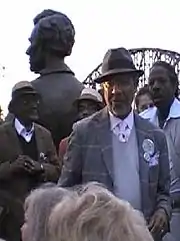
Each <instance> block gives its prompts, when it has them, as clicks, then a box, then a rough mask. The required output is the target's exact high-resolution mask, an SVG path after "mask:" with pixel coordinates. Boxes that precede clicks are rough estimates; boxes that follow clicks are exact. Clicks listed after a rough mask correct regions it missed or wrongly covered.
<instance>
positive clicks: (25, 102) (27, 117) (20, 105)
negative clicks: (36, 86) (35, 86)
mask: <svg viewBox="0 0 180 241" xmlns="http://www.w3.org/2000/svg"><path fill="white" fill-rule="evenodd" d="M15 105H16V111H15V112H16V113H14V114H15V115H16V117H17V118H19V119H21V120H22V121H24V122H27V123H28V122H33V121H36V120H37V119H38V105H39V97H38V96H36V95H34V94H24V95H21V96H19V97H18V99H17V100H16V102H15Z"/></svg>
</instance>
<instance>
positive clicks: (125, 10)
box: [0, 0, 180, 114]
mask: <svg viewBox="0 0 180 241" xmlns="http://www.w3.org/2000/svg"><path fill="white" fill-rule="evenodd" d="M48 8H51V9H54V10H58V11H61V12H63V13H65V14H66V15H67V16H68V17H69V18H70V19H71V20H72V22H73V24H74V26H75V30H76V39H75V41H76V42H75V45H74V48H73V52H72V55H71V56H70V57H68V58H67V59H66V63H67V64H68V65H69V66H70V67H71V68H72V70H73V71H74V72H75V74H76V76H77V78H78V79H79V80H80V81H83V80H84V79H85V78H86V76H87V75H88V74H89V73H90V72H91V71H92V70H93V69H94V68H95V67H96V66H97V65H98V64H99V63H100V62H101V61H102V58H103V56H104V54H105V52H106V51H107V50H108V49H109V48H115V47H126V48H141V47H157V48H162V49H169V50H174V51H177V52H180V30H179V27H180V24H179V23H180V2H179V1H178V0H171V1H169V0H164V1H163V0H136V1H135V0H124V1H122V0H110V1H109V0H104V1H103V0H64V1H60V0H51V1H50V0H48V1H47V0H31V1H27V0H26V1H22V0H21V1H20V0H16V1H13V0H6V1H1V3H0V31H1V34H0V36H1V37H0V105H1V106H2V108H3V110H4V114H6V113H7V105H8V103H9V101H10V97H11V89H12V87H13V85H14V84H15V83H16V82H18V81H21V80H29V81H31V80H33V79H34V78H36V75H34V74H33V73H31V72H30V70H29V60H28V56H26V54H25V51H26V49H27V47H28V46H29V41H28V37H29V36H30V34H31V31H32V28H33V18H34V16H35V15H36V14H38V13H39V12H41V11H42V10H43V9H48ZM2 66H5V70H4V71H2Z"/></svg>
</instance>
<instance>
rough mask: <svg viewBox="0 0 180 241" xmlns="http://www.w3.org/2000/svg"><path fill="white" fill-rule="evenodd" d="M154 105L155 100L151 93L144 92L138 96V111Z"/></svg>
mask: <svg viewBox="0 0 180 241" xmlns="http://www.w3.org/2000/svg"><path fill="white" fill-rule="evenodd" d="M153 105H154V104H153V101H152V99H151V97H150V95H149V94H143V95H140V96H139V97H138V106H137V110H138V113H140V112H142V111H144V110H146V109H148V108H150V107H153Z"/></svg>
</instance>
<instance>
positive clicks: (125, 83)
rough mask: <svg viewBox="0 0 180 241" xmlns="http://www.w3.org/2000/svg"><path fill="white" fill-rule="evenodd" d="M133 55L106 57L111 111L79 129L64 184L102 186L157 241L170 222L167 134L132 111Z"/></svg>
mask: <svg viewBox="0 0 180 241" xmlns="http://www.w3.org/2000/svg"><path fill="white" fill-rule="evenodd" d="M142 74H143V71H141V70H137V69H136V68H135V66H134V63H133V60H132V58H131V55H130V53H129V52H128V50H126V49H124V48H118V49H110V50H108V52H107V53H106V55H105V57H104V60H103V64H102V74H101V75H100V77H99V78H97V79H96V82H97V83H102V85H103V88H104V98H105V101H106V104H107V107H106V108H104V109H103V110H102V111H100V112H98V113H97V114H95V115H93V116H91V117H89V118H86V119H85V120H82V121H80V122H79V123H77V124H76V125H75V126H74V129H73V133H72V135H71V140H70V144H69V147H68V150H67V153H66V155H65V159H64V163H65V165H64V167H63V169H62V174H61V178H60V180H59V185H61V186H73V185H76V184H79V183H86V182H88V181H98V182H100V183H103V184H105V185H106V186H107V188H108V189H109V190H111V191H112V192H113V193H114V194H115V195H116V196H118V197H119V198H121V199H124V200H127V201H129V203H131V205H132V206H133V207H134V208H136V209H138V210H140V211H142V212H143V214H144V216H145V218H146V220H147V222H148V225H149V229H150V231H151V233H152V234H153V236H154V238H155V240H158V241H159V240H161V237H162V236H163V235H164V234H165V233H166V232H167V230H168V224H169V219H170V211H171V209H170V204H169V184H170V175H169V160H168V150H167V143H166V138H165V135H164V133H163V132H162V131H161V130H160V129H159V128H157V127H155V126H153V125H152V124H151V123H149V122H148V121H147V120H144V119H142V118H141V117H139V116H138V115H137V114H135V113H134V112H133V110H132V107H131V106H132V101H133V98H134V94H135V92H136V87H137V84H138V78H139V77H140V76H141V75H142Z"/></svg>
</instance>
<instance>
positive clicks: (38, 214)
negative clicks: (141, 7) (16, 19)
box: [0, 9, 180, 241]
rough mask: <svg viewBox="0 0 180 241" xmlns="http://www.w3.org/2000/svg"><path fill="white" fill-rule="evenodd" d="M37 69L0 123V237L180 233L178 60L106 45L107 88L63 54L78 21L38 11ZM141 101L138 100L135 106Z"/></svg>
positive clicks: (118, 239) (162, 240) (137, 240)
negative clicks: (143, 66) (136, 55)
mask: <svg viewBox="0 0 180 241" xmlns="http://www.w3.org/2000/svg"><path fill="white" fill-rule="evenodd" d="M33 21H34V28H33V30H32V33H31V35H30V38H29V41H30V46H29V47H28V49H27V51H26V54H27V55H28V56H29V60H30V61H29V62H30V69H31V71H33V72H34V73H37V74H39V77H38V78H37V79H35V80H33V81H31V82H28V81H20V82H18V83H16V84H15V86H14V87H13V88H12V95H11V100H10V102H9V106H8V110H9V114H8V115H7V117H6V118H5V121H4V122H3V123H1V125H0V238H2V239H3V240H5V241H41V240H42V241H69V240H72V241H153V240H154V241H179V240H180V229H179V225H180V151H179V146H180V134H179V128H180V101H179V96H178V94H179V92H178V83H179V82H178V77H177V74H176V72H175V68H174V66H173V65H171V64H169V63H167V62H164V61H158V62H155V63H154V64H153V66H152V68H151V69H150V74H149V77H148V83H147V85H145V86H144V87H142V88H141V89H139V90H138V82H139V78H140V77H141V76H142V75H143V70H140V69H137V68H136V67H135V65H134V63H133V60H132V58H131V55H130V53H129V51H128V50H127V49H125V48H123V47H121V48H116V49H109V50H108V51H107V52H106V53H105V56H104V59H103V61H102V70H101V74H100V75H99V76H98V77H97V78H96V79H95V80H94V81H95V82H96V83H97V84H99V86H100V87H101V89H100V90H99V91H98V90H95V89H92V88H85V86H83V84H82V83H81V82H80V81H78V80H77V79H76V78H75V75H74V73H73V72H72V70H71V69H70V68H69V67H68V66H67V65H66V64H65V62H64V59H65V57H66V56H69V55H70V54H71V51H72V48H73V45H74V42H75V40H74V38H75V28H74V26H73V24H72V22H71V20H70V19H69V18H68V17H67V16H66V15H65V14H63V13H61V12H58V11H54V10H51V9H48V10H44V11H42V12H41V13H40V14H38V15H37V16H36V17H35V18H34V20H33ZM133 103H134V105H133Z"/></svg>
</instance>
